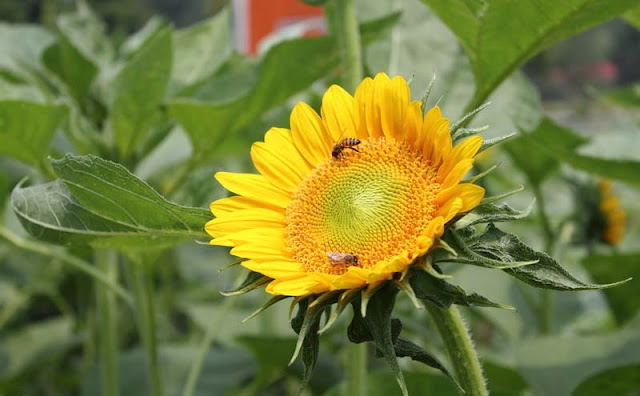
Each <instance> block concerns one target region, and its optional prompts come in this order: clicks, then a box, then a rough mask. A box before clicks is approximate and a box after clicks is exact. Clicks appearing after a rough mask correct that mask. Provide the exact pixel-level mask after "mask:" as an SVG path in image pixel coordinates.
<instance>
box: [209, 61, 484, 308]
mask: <svg viewBox="0 0 640 396" xmlns="http://www.w3.org/2000/svg"><path fill="white" fill-rule="evenodd" d="M320 113H321V114H320V115H318V114H317V113H316V112H315V111H314V110H313V109H312V108H311V107H310V106H309V105H307V104H305V103H298V104H297V105H296V106H295V107H294V108H293V110H292V112H291V118H290V125H291V128H290V129H284V128H271V129H270V130H269V131H268V132H267V133H266V135H265V138H264V142H257V143H254V144H253V146H252V147H251V158H252V160H253V163H254V165H255V167H256V169H257V170H258V172H259V174H237V173H228V172H218V173H217V174H216V175H215V178H216V179H217V180H218V181H219V182H220V184H222V186H223V187H225V188H226V189H227V190H229V191H231V192H233V193H235V194H237V195H235V196H232V197H228V198H223V199H220V200H217V201H214V202H213V203H211V206H210V208H211V212H212V213H213V215H214V217H215V218H214V219H213V220H211V221H209V222H208V223H207V224H206V226H205V229H206V231H207V232H208V234H209V235H211V236H212V237H213V239H212V240H211V242H210V243H211V244H212V245H220V246H228V247H231V248H232V249H231V254H232V255H234V256H237V257H239V258H241V259H243V261H242V265H243V266H244V267H246V268H248V269H250V270H251V271H254V272H257V273H260V274H263V275H265V276H267V277H269V278H271V279H272V280H271V281H270V282H269V283H268V285H267V288H266V291H267V292H269V293H271V294H274V295H282V296H306V295H311V294H316V293H324V292H328V291H333V290H348V289H359V288H364V287H367V288H369V289H370V290H374V289H375V288H376V287H377V286H379V285H380V284H381V283H383V282H385V281H387V280H391V279H394V278H395V279H397V278H398V277H402V276H403V274H406V271H407V270H408V269H409V268H410V267H411V266H412V264H414V263H416V260H417V259H419V258H420V257H422V256H424V255H425V254H427V253H428V252H429V251H430V250H432V249H434V248H436V247H437V246H438V241H439V238H440V237H441V236H442V235H443V232H444V230H445V227H446V226H447V224H449V223H450V222H451V221H452V220H453V219H454V218H456V216H457V215H459V214H461V213H465V212H468V211H470V210H471V209H473V208H474V207H476V206H477V205H478V204H479V203H480V201H481V200H482V198H483V196H484V189H483V188H482V187H480V186H477V185H475V184H472V183H461V180H462V178H463V177H464V175H465V174H466V173H467V172H468V171H469V170H470V169H471V168H472V166H473V157H474V155H475V154H476V153H477V152H478V150H479V149H480V146H481V144H482V138H481V137H479V136H473V137H469V138H467V139H466V140H464V141H462V142H461V143H460V144H458V145H457V146H455V147H454V146H453V142H452V138H451V133H450V129H449V120H448V119H447V118H444V117H443V116H442V113H441V111H440V109H439V108H438V107H437V106H436V107H434V108H432V109H430V110H429V111H428V112H427V113H426V115H425V114H424V112H423V108H422V104H421V102H420V101H411V95H410V91H409V86H408V84H407V82H406V81H405V80H404V79H403V78H402V77H400V76H396V77H394V78H392V79H390V78H389V77H388V76H387V75H386V74H384V73H380V74H378V75H376V76H375V78H373V79H371V78H366V79H364V80H363V81H362V83H361V84H360V85H359V86H358V88H357V89H356V92H355V96H351V95H350V94H349V93H347V92H346V91H345V90H344V89H342V88H341V87H339V86H336V85H333V86H331V87H330V88H329V89H328V90H327V92H326V93H325V94H324V96H323V99H322V108H321V112H320Z"/></svg>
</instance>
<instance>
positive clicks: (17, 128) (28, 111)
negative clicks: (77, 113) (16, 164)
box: [0, 100, 67, 165]
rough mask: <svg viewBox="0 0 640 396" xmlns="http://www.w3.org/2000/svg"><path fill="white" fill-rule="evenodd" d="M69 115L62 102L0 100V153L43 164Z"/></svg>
mask: <svg viewBox="0 0 640 396" xmlns="http://www.w3.org/2000/svg"><path fill="white" fill-rule="evenodd" d="M66 116H67V108H66V107H65V106H63V105H57V104H38V103H31V102H23V101H18V100H3V101H0V154H3V155H8V156H10V157H14V158H17V159H19V160H21V161H24V162H26V163H28V164H31V165H38V164H40V163H41V161H42V160H43V159H44V156H45V155H46V153H47V152H48V151H49V143H50V142H51V138H53V135H54V133H55V132H56V128H58V126H59V125H60V123H61V122H62V121H63V120H64V119H65V117H66Z"/></svg>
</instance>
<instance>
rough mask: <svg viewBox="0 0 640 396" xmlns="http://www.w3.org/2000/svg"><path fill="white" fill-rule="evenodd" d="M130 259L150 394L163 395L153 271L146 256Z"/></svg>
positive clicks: (130, 271) (130, 276)
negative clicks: (152, 280)
mask: <svg viewBox="0 0 640 396" xmlns="http://www.w3.org/2000/svg"><path fill="white" fill-rule="evenodd" d="M130 259H132V261H131V262H129V263H128V264H129V265H128V270H129V278H130V282H131V287H132V289H133V295H134V299H135V305H136V316H137V319H138V330H139V332H140V338H142V344H143V346H144V349H145V351H146V354H147V368H148V375H149V383H150V384H151V392H150V393H149V394H150V395H153V396H162V394H163V392H162V377H161V373H160V365H159V362H158V351H157V342H158V340H157V338H156V327H155V308H154V299H153V285H152V282H151V271H150V268H149V266H148V265H147V263H146V262H145V260H144V258H136V259H135V260H133V257H130Z"/></svg>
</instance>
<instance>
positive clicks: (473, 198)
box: [436, 183, 484, 212]
mask: <svg viewBox="0 0 640 396" xmlns="http://www.w3.org/2000/svg"><path fill="white" fill-rule="evenodd" d="M454 197H458V198H460V199H462V208H461V209H460V212H468V211H470V210H471V209H473V208H475V207H476V206H478V204H479V203H480V201H481V200H482V198H483V197H484V188H482V187H480V186H478V185H476V184H471V183H463V184H457V185H455V186H453V187H450V188H448V189H446V190H442V191H440V193H439V194H438V197H437V198H436V202H437V203H438V205H440V206H442V205H444V204H446V202H447V201H449V200H451V199H453V198H454Z"/></svg>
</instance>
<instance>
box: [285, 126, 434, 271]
mask: <svg viewBox="0 0 640 396" xmlns="http://www.w3.org/2000/svg"><path fill="white" fill-rule="evenodd" d="M358 150H359V152H355V151H344V152H343V153H342V154H341V155H340V157H339V158H338V159H334V158H327V160H326V161H325V162H323V163H321V164H319V165H318V166H317V167H316V168H315V169H314V170H313V172H311V173H310V174H309V175H308V176H307V178H306V179H305V180H304V181H303V182H302V183H301V185H300V186H299V187H298V189H297V190H296V191H295V193H294V196H293V199H292V201H291V203H290V204H289V205H288V206H287V208H286V216H285V218H286V221H285V222H286V226H285V239H286V246H287V248H288V249H290V250H291V252H292V253H293V257H294V259H295V260H296V261H298V262H300V263H301V264H302V265H303V267H304V269H305V270H306V271H307V272H321V273H326V274H334V275H340V274H342V273H344V272H345V271H346V270H347V266H348V265H352V263H349V264H346V263H345V264H336V263H335V262H332V261H331V260H329V259H328V257H327V254H328V253H345V254H346V253H348V254H353V255H355V256H357V258H358V262H357V264H355V265H357V266H359V267H361V268H370V267H372V266H373V265H375V264H376V263H377V262H379V261H381V260H388V259H390V258H392V257H394V256H397V255H398V254H401V253H402V252H409V254H410V255H411V256H413V253H412V252H413V251H416V249H418V238H419V237H420V235H421V234H422V233H423V231H424V230H425V228H426V227H427V225H428V224H429V222H430V221H431V220H432V218H433V214H434V212H435V210H436V202H435V200H436V196H437V194H438V192H440V185H439V184H438V183H437V182H436V181H435V179H436V173H437V169H435V168H434V167H432V166H430V164H429V163H428V161H426V160H425V159H424V158H423V157H422V155H421V154H420V152H418V151H416V150H414V149H412V148H410V147H409V146H408V145H407V144H406V143H405V142H402V141H397V140H395V139H387V138H384V137H382V138H370V139H367V140H364V141H362V142H361V144H360V145H359V146H358Z"/></svg>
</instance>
